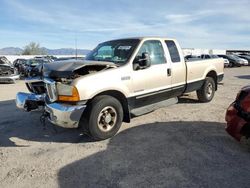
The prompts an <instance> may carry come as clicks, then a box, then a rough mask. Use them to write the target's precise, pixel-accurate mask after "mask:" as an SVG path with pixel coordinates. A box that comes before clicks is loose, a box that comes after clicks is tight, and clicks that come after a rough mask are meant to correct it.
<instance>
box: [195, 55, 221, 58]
mask: <svg viewBox="0 0 250 188" xmlns="http://www.w3.org/2000/svg"><path fill="white" fill-rule="evenodd" d="M198 57H199V58H201V59H213V58H219V57H218V56H217V55H212V54H201V55H200V56H198Z"/></svg>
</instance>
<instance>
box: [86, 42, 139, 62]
mask: <svg viewBox="0 0 250 188" xmlns="http://www.w3.org/2000/svg"><path fill="white" fill-rule="evenodd" d="M138 44H139V39H123V40H113V41H108V42H104V43H101V44H99V45H98V46H97V47H96V48H95V49H94V50H93V51H91V52H90V53H89V54H88V55H87V56H86V58H85V59H86V60H91V61H108V62H113V63H116V64H118V63H121V64H123V63H126V62H127V61H128V60H129V58H130V57H131V55H132V53H133V51H134V50H135V48H136V47H137V45H138Z"/></svg>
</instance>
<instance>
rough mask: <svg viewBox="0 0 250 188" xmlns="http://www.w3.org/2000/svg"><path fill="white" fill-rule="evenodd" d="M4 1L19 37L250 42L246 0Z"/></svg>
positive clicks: (59, 41) (52, 41)
mask: <svg viewBox="0 0 250 188" xmlns="http://www.w3.org/2000/svg"><path fill="white" fill-rule="evenodd" d="M5 5H7V6H8V8H9V9H10V10H12V11H11V13H9V14H8V15H6V16H7V17H8V20H9V21H10V22H13V21H15V23H16V24H17V26H16V27H15V26H14V24H12V27H9V28H8V25H7V26H6V27H4V25H3V24H1V26H2V28H3V27H4V28H5V30H8V29H9V31H12V30H13V29H16V30H17V31H18V32H19V35H18V36H20V38H24V39H26V37H28V36H30V38H32V39H34V40H35V39H37V40H40V41H43V42H44V43H45V44H47V45H50V46H51V45H58V47H59V45H65V44H66V43H67V40H69V41H70V40H73V39H74V38H75V37H76V36H77V38H78V39H79V41H80V42H79V43H81V44H82V45H85V46H88V47H94V45H95V44H97V43H98V42H101V41H103V40H107V39H113V38H121V37H131V36H145V35H147V36H169V37H172V38H177V39H178V40H179V41H180V42H181V43H182V44H183V45H184V46H185V47H197V48H201V47H202V48H203V47H204V48H219V47H220V48H233V47H236V48H250V39H249V33H250V17H249V16H248V7H249V5H250V2H249V1H248V0H239V1H237V2H236V1H226V0H220V1H208V0H205V1H202V3H197V1H191V0H183V1H182V3H179V2H174V1H163V0H159V1H156V2H154V3H153V2H143V1H140V0H139V1H133V2H132V1H123V0H120V1H113V0H109V1H107V2H105V3H104V2H103V1H98V0H92V1H89V2H85V3H82V2H81V1H74V3H70V2H69V1H58V0H55V1H48V0H44V1H43V2H39V4H38V2H36V3H34V2H31V1H22V2H21V1H16V0H12V1H7V0H5ZM0 22H1V21H0ZM0 31H1V29H0ZM22 33H23V35H22ZM22 36H23V37H22ZM24 36H25V37H24ZM24 39H23V40H24ZM68 44H71V42H69V43H68ZM83 47H84V46H83Z"/></svg>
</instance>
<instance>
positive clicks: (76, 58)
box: [75, 35, 77, 59]
mask: <svg viewBox="0 0 250 188" xmlns="http://www.w3.org/2000/svg"><path fill="white" fill-rule="evenodd" d="M75 55H76V59H77V36H76V35H75Z"/></svg>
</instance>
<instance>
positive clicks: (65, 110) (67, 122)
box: [45, 103, 86, 128]
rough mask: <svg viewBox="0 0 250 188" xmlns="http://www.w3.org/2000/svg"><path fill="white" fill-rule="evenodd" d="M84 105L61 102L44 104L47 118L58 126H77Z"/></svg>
mask: <svg viewBox="0 0 250 188" xmlns="http://www.w3.org/2000/svg"><path fill="white" fill-rule="evenodd" d="M85 108H86V105H68V104H61V103H51V104H47V103H46V104H45V111H46V112H48V114H49V116H48V120H49V121H50V122H51V123H53V124H55V125H58V126H60V127H64V128H77V127H78V125H79V121H80V119H81V116H82V114H83V112H84V110H85Z"/></svg>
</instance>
